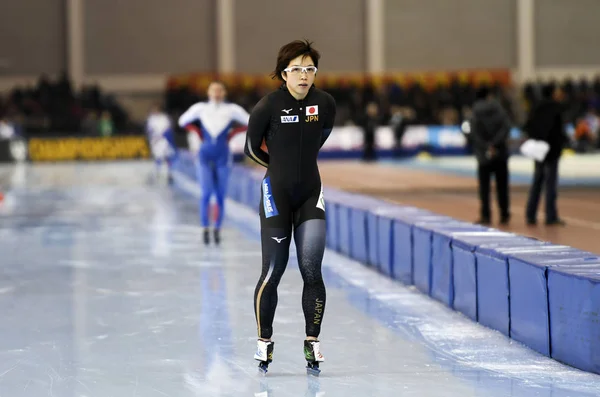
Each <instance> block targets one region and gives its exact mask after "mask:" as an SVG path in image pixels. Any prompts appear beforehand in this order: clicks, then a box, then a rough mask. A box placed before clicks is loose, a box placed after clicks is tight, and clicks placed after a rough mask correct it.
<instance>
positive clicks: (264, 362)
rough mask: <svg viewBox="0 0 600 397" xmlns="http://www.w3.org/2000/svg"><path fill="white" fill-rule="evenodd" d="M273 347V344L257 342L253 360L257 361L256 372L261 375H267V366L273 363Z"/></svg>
mask: <svg viewBox="0 0 600 397" xmlns="http://www.w3.org/2000/svg"><path fill="white" fill-rule="evenodd" d="M274 346H275V343H274V342H271V341H269V342H267V341H264V340H260V339H259V340H258V341H257V347H256V353H254V359H255V360H257V361H258V362H259V363H258V370H259V372H261V373H262V374H263V375H264V374H266V373H267V371H268V368H269V364H270V363H271V361H273V347H274Z"/></svg>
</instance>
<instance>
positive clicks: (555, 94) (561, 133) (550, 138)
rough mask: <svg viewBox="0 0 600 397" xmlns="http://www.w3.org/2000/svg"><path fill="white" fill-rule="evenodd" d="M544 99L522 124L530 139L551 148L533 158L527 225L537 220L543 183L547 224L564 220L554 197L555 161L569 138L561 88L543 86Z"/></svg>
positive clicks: (556, 223)
mask: <svg viewBox="0 0 600 397" xmlns="http://www.w3.org/2000/svg"><path fill="white" fill-rule="evenodd" d="M542 95H543V100H541V101H540V103H538V104H537V106H535V107H534V108H533V110H532V111H531V113H530V115H529V118H528V120H527V122H526V124H525V127H524V128H523V129H524V130H525V133H526V134H527V135H528V137H529V138H530V139H535V140H540V141H544V142H546V143H548V145H549V146H550V149H549V150H548V153H547V154H546V157H545V158H544V161H536V162H535V172H534V174H533V181H532V183H531V189H530V190H529V199H528V200H527V209H526V217H527V219H526V221H527V224H529V225H535V224H536V223H537V219H536V218H537V216H536V215H537V210H538V204H539V201H540V195H541V192H542V187H543V185H544V184H545V185H546V224H547V225H564V224H565V222H564V221H563V220H562V219H560V218H559V217H558V210H557V208H556V197H557V190H558V162H559V160H560V155H561V153H562V150H563V148H564V147H565V145H566V144H567V143H568V141H569V138H568V136H567V134H566V131H565V123H564V120H563V115H562V110H563V109H562V105H561V103H560V96H561V91H560V89H559V88H557V87H554V86H552V85H548V86H546V87H544V88H543V90H542Z"/></svg>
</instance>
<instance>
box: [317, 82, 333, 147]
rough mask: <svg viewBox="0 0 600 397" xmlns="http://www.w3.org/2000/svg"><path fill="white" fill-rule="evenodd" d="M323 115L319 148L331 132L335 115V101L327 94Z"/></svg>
mask: <svg viewBox="0 0 600 397" xmlns="http://www.w3.org/2000/svg"><path fill="white" fill-rule="evenodd" d="M325 109H326V113H325V122H324V123H323V132H322V133H321V146H320V147H323V145H324V144H325V141H326V140H327V138H329V135H331V131H332V130H333V125H334V123H335V113H336V104H335V99H333V97H332V96H331V95H329V94H327V106H326V108H325Z"/></svg>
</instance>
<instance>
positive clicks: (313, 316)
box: [244, 84, 336, 339]
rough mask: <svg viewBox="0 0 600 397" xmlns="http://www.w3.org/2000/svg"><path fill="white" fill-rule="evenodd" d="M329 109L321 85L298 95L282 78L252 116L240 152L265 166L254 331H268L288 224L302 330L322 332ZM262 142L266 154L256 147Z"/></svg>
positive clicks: (330, 105) (282, 267)
mask: <svg viewBox="0 0 600 397" xmlns="http://www.w3.org/2000/svg"><path fill="white" fill-rule="evenodd" d="M335 112H336V106H335V101H334V99H333V97H332V96H331V95H329V94H328V93H326V92H325V91H322V90H320V89H318V88H316V87H314V86H312V87H311V88H310V89H309V91H308V94H307V95H306V97H305V98H304V99H302V100H297V99H295V98H294V97H293V96H292V95H291V94H290V92H289V91H288V89H287V87H286V86H285V84H284V85H282V86H281V88H280V89H278V90H277V91H274V92H272V93H270V94H268V95H266V96H265V97H263V98H262V99H261V100H260V101H259V102H258V103H257V104H256V106H255V107H254V109H253V110H252V113H251V115H250V121H249V123H248V132H247V136H246V145H245V148H244V152H245V153H246V155H247V156H248V157H250V158H251V159H252V160H254V161H255V162H257V163H258V164H260V165H262V166H264V167H267V172H266V174H265V177H264V179H263V181H262V195H261V200H260V222H261V240H262V258H263V259H262V273H261V276H260V279H259V281H258V284H257V286H256V290H255V293H254V310H255V314H256V323H257V326H258V336H259V338H264V339H268V338H270V337H271V335H272V334H273V317H274V315H275V308H276V306H277V286H278V285H279V281H280V280H281V277H282V276H283V273H284V271H285V268H286V266H287V262H288V257H289V247H290V239H291V234H292V226H293V228H294V241H295V243H296V251H297V256H298V265H299V267H300V272H301V274H302V279H303V280H304V289H303V292H302V308H303V311H304V317H305V320H306V335H307V336H314V337H318V336H319V333H320V331H321V322H322V318H323V312H324V309H325V284H324V283H323V277H322V274H321V262H322V260H323V253H324V251H325V202H324V200H323V189H322V186H321V176H320V175H319V168H318V166H317V156H318V154H319V150H320V149H321V146H323V144H324V143H325V140H326V139H327V137H328V136H329V134H330V133H331V130H332V128H333V123H334V119H335ZM263 141H264V143H265V145H266V147H267V151H268V153H266V152H265V151H264V150H262V149H261V145H262V144H263Z"/></svg>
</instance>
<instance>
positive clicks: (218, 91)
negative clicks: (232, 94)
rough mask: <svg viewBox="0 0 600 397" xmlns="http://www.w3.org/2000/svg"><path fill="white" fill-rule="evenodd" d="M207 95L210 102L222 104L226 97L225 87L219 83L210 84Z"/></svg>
mask: <svg viewBox="0 0 600 397" xmlns="http://www.w3.org/2000/svg"><path fill="white" fill-rule="evenodd" d="M207 95H208V99H209V100H210V101H211V102H223V101H224V100H225V95H226V91H225V87H224V86H223V84H221V83H216V82H213V83H210V85H209V86H208V92H207Z"/></svg>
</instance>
